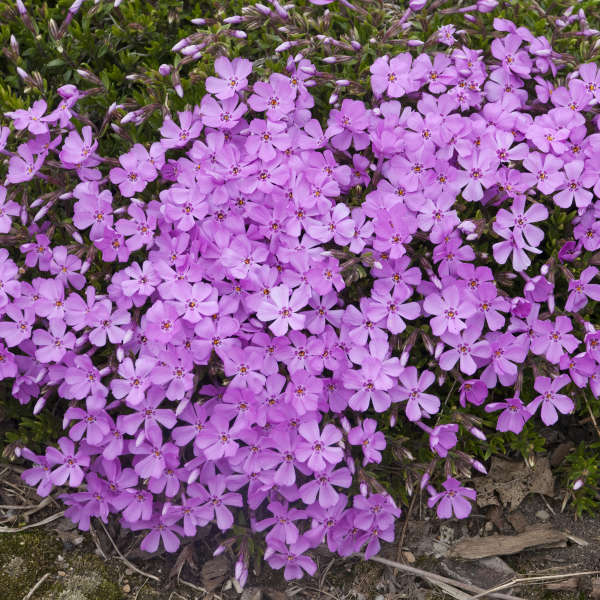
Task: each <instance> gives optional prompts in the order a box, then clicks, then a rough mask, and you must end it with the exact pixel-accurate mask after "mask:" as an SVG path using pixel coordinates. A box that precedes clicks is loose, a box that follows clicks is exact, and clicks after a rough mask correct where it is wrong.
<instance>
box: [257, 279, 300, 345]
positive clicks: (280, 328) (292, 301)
mask: <svg viewBox="0 0 600 600" xmlns="http://www.w3.org/2000/svg"><path fill="white" fill-rule="evenodd" d="M309 297H310V293H309V292H308V291H307V290H306V288H305V287H300V288H297V289H295V290H294V291H293V293H292V294H291V296H290V289H289V288H288V286H286V285H278V286H276V287H274V288H273V289H272V290H271V293H270V294H269V299H268V300H264V301H263V302H262V304H261V305H260V306H259V308H258V310H257V311H256V316H257V317H258V318H259V319H260V320H261V321H273V322H272V323H271V324H270V325H269V328H270V329H271V331H272V332H273V333H274V334H275V335H285V334H286V332H287V331H288V329H293V330H297V329H302V328H303V327H304V322H305V319H306V317H305V316H304V315H303V314H298V312H299V311H300V310H301V309H302V308H304V307H305V306H306V305H307V304H308V299H309Z"/></svg>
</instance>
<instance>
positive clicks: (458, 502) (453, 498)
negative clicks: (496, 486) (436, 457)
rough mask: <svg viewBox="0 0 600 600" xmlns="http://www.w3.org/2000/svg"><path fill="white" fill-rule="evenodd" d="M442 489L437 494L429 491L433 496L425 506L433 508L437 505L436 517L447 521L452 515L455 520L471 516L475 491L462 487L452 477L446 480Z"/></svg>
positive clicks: (475, 495)
mask: <svg viewBox="0 0 600 600" xmlns="http://www.w3.org/2000/svg"><path fill="white" fill-rule="evenodd" d="M442 487H443V488H444V491H443V492H438V493H435V490H433V488H432V489H431V491H432V494H433V495H432V496H431V498H429V500H428V501H427V506H429V508H433V507H434V506H435V505H436V504H437V505H438V506H437V516H438V517H439V518H440V519H449V518H450V517H451V516H452V514H453V513H454V516H455V517H456V518H457V519H464V518H466V517H468V516H469V514H471V502H473V501H475V498H476V497H477V493H476V492H475V490H472V489H471V488H466V487H463V486H462V485H460V483H459V482H458V481H457V480H456V479H454V477H449V478H448V479H446V481H445V482H444V483H443V484H442ZM469 500H470V501H471V502H469Z"/></svg>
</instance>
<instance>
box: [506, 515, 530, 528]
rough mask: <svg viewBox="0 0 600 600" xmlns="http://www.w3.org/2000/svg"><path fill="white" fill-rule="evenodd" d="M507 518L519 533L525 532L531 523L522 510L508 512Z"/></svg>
mask: <svg viewBox="0 0 600 600" xmlns="http://www.w3.org/2000/svg"><path fill="white" fill-rule="evenodd" d="M506 518H507V520H508V522H509V523H510V524H511V525H512V526H513V528H514V530H515V531H516V532H517V533H523V531H525V530H526V529H527V527H529V525H530V523H529V521H528V520H527V518H526V517H525V515H524V514H523V513H522V512H521V511H520V510H515V511H514V512H511V513H508V515H506Z"/></svg>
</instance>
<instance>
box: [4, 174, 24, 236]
mask: <svg viewBox="0 0 600 600" xmlns="http://www.w3.org/2000/svg"><path fill="white" fill-rule="evenodd" d="M19 212H20V208H19V205H18V204H17V203H16V202H14V201H12V200H9V199H8V197H7V194H6V188H5V187H4V186H2V185H0V233H8V232H9V231H10V229H11V227H12V219H11V217H16V216H17V215H18V214H19Z"/></svg>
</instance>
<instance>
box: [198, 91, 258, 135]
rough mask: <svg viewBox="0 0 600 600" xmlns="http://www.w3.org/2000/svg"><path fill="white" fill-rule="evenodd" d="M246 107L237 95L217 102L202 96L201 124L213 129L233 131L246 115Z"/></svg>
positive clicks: (210, 97)
mask: <svg viewBox="0 0 600 600" xmlns="http://www.w3.org/2000/svg"><path fill="white" fill-rule="evenodd" d="M246 110H247V106H246V105H245V104H244V103H243V102H240V101H239V98H238V96H237V95H234V96H231V97H230V98H227V99H226V100H222V101H221V102H217V100H215V99H214V98H213V97H212V96H204V98H202V104H201V114H202V122H203V123H204V125H206V126H207V127H214V128H215V129H225V130H228V129H233V128H234V127H235V126H236V125H238V123H239V122H240V120H241V118H242V117H243V116H244V114H245V113H246Z"/></svg>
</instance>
